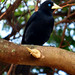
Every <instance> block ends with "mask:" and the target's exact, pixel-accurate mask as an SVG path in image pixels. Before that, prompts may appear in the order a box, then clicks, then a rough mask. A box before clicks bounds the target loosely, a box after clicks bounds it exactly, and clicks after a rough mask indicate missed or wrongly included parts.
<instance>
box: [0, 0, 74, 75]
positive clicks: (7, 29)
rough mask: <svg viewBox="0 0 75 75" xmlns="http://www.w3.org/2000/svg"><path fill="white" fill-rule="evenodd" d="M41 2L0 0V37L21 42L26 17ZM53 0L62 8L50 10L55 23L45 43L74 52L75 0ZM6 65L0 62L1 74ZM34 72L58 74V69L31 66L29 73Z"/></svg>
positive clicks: (37, 0)
mask: <svg viewBox="0 0 75 75" xmlns="http://www.w3.org/2000/svg"><path fill="white" fill-rule="evenodd" d="M44 1H45V0H0V38H3V39H6V40H8V41H11V42H14V43H17V44H20V43H21V40H22V35H23V31H24V27H25V26H26V23H27V21H28V19H29V18H30V16H31V15H32V14H33V13H34V12H35V11H37V10H38V8H39V6H40V4H41V3H42V2H44ZM53 1H54V2H55V3H56V4H58V5H60V6H61V7H63V9H58V10H55V11H54V12H53V16H54V19H55V26H54V29H53V32H52V34H51V37H50V39H49V40H48V42H46V43H45V44H44V45H48V46H55V47H60V48H63V49H66V50H68V51H73V52H75V0H53ZM9 67H10V65H9V64H6V63H0V75H2V74H3V73H4V72H5V71H6V72H8V69H9ZM6 72H5V74H6ZM33 73H34V74H35V75H37V74H36V73H38V74H39V73H46V74H47V75H48V74H49V75H50V73H51V75H54V74H55V75H59V71H58V70H57V69H54V70H53V71H52V72H51V71H49V70H47V69H43V68H39V67H32V70H31V72H30V75H33ZM46 74H45V75H46ZM12 75H13V74H12ZM43 75H44V74H43ZM60 75H67V74H66V73H65V74H60Z"/></svg>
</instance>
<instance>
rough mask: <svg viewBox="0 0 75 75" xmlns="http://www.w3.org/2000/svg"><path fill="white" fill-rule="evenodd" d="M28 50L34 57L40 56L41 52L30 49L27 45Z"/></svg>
mask: <svg viewBox="0 0 75 75" xmlns="http://www.w3.org/2000/svg"><path fill="white" fill-rule="evenodd" d="M26 48H27V50H28V52H30V54H31V55H32V56H33V57H35V58H40V57H41V52H40V51H39V50H37V49H30V48H28V47H26Z"/></svg>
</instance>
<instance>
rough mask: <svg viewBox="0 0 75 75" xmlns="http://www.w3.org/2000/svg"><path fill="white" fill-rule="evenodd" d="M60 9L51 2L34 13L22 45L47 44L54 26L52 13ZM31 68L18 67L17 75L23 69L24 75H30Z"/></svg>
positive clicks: (27, 26) (25, 31) (26, 28)
mask: <svg viewBox="0 0 75 75" xmlns="http://www.w3.org/2000/svg"><path fill="white" fill-rule="evenodd" d="M58 8H61V7H60V6H58V5H56V4H55V3H54V2H52V1H51V0H48V1H45V2H44V3H42V4H41V6H40V7H39V9H38V11H37V12H34V13H33V15H32V16H31V17H30V19H29V20H28V22H27V25H26V27H25V30H24V34H23V38H22V44H34V45H43V44H44V43H45V42H47V41H48V39H49V37H50V34H51V33H52V30H53V26H54V18H53V16H52V12H53V11H54V9H58ZM29 68H30V66H28V67H26V66H25V67H24V66H23V65H22V66H18V67H17V68H16V75H17V71H20V69H22V71H24V69H25V72H24V74H23V75H28V72H29V70H28V69H29Z"/></svg>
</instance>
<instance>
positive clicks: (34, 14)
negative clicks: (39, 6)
mask: <svg viewBox="0 0 75 75" xmlns="http://www.w3.org/2000/svg"><path fill="white" fill-rule="evenodd" d="M36 16H37V12H35V13H33V15H32V16H31V17H30V18H29V20H28V22H27V25H26V27H25V30H24V34H23V38H22V44H24V43H23V42H24V39H25V33H26V30H27V28H28V27H29V25H30V24H31V23H32V22H33V21H34V20H35V18H36Z"/></svg>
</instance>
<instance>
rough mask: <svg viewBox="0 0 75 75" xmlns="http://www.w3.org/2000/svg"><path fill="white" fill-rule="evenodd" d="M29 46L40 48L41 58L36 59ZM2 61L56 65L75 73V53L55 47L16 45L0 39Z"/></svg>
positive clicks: (58, 67) (0, 57)
mask: <svg viewBox="0 0 75 75" xmlns="http://www.w3.org/2000/svg"><path fill="white" fill-rule="evenodd" d="M27 47H28V48H30V49H37V50H39V51H40V52H41V58H39V59H36V58H34V57H33V56H31V54H30V53H29V52H28V50H27ZM0 61H2V62H6V63H13V64H22V65H35V66H48V67H54V68H57V69H61V70H64V71H66V72H67V73H69V74H72V75H74V74H75V53H73V52H69V51H66V50H63V49H60V48H55V47H43V46H36V45H16V44H13V43H11V42H8V41H6V40H3V39H0Z"/></svg>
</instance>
